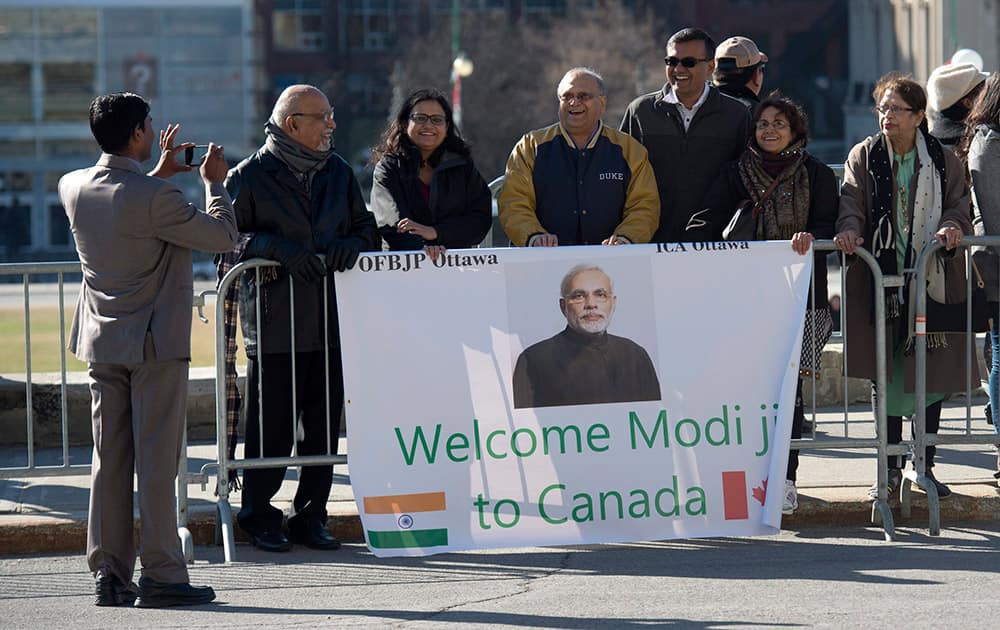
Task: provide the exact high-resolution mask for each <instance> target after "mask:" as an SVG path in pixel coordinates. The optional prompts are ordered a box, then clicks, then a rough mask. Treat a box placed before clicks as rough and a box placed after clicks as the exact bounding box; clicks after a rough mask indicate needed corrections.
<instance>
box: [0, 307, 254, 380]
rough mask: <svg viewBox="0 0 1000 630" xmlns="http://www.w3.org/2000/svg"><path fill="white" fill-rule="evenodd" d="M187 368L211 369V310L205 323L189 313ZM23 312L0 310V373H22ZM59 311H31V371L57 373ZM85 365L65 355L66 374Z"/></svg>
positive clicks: (69, 318)
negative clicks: (189, 351) (189, 352)
mask: <svg viewBox="0 0 1000 630" xmlns="http://www.w3.org/2000/svg"><path fill="white" fill-rule="evenodd" d="M74 308H75V307H71V308H67V309H66V316H65V318H66V319H65V331H66V332H65V337H66V338H67V339H68V338H69V328H70V325H71V324H72V322H73V310H74ZM191 313H192V314H191V319H192V324H191V367H211V366H212V365H214V364H215V325H214V322H212V316H213V315H214V310H212V309H205V313H206V316H208V318H209V323H208V324H206V323H204V322H202V321H201V320H200V319H198V315H197V313H196V312H195V311H194V310H192V312H191ZM24 337H25V335H24V311H23V310H21V309H0V374H13V373H23V372H25V371H27V370H26V369H25V356H24V345H25V344H24V341H25V339H24ZM238 343H239V345H238V347H239V348H240V351H239V355H238V357H237V362H238V363H242V364H246V356H245V355H244V354H243V351H242V347H243V338H242V335H240V337H239V340H238ZM59 345H60V342H59V308H58V307H56V306H52V307H38V308H32V309H31V371H32V372H58V371H59V369H60V367H59ZM63 345H65V344H63ZM86 369H87V365H86V364H85V363H83V362H82V361H78V360H77V358H76V357H74V356H73V355H72V354H70V353H69V352H67V353H66V370H67V371H70V372H74V371H82V370H86Z"/></svg>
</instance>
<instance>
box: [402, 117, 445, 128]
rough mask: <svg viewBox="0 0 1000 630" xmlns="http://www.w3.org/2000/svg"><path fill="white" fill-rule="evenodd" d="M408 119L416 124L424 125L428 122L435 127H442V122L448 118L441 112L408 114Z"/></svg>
mask: <svg viewBox="0 0 1000 630" xmlns="http://www.w3.org/2000/svg"><path fill="white" fill-rule="evenodd" d="M410 121H411V122H413V123H414V124H417V125H426V124H427V123H430V124H432V125H434V126H435V127H444V124H445V123H446V122H448V119H447V118H445V117H444V116H442V115H441V114H430V115H428V114H410Z"/></svg>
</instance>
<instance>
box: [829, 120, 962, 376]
mask: <svg viewBox="0 0 1000 630" xmlns="http://www.w3.org/2000/svg"><path fill="white" fill-rule="evenodd" d="M877 140H878V136H870V137H868V138H867V139H865V140H863V141H862V142H860V143H858V144H856V145H855V146H854V148H853V149H851V153H850V155H848V156H847V162H846V163H845V164H844V183H843V184H842V185H841V188H840V214H839V216H838V217H837V232H843V231H844V230H854V232H855V233H856V234H858V235H860V236H862V237H864V239H865V243H864V247H865V249H868V248H869V247H870V246H871V243H870V240H871V238H870V237H871V235H870V234H869V231H870V227H871V226H870V223H869V222H870V221H871V220H872V214H871V212H872V210H871V207H870V205H871V192H872V186H873V181H872V175H871V173H870V172H869V167H868V157H869V152H870V151H871V149H872V147H873V146H874V144H875V142H876V141H877ZM944 156H945V181H944V182H942V187H943V188H944V190H945V201H944V207H943V208H942V209H941V222H940V223H939V227H940V226H943V225H944V224H945V223H950V224H952V225H955V226H956V227H959V228H960V229H961V230H962V232H963V233H964V234H972V222H971V220H970V218H969V191H968V188H967V186H966V184H965V177H964V169H963V168H962V163H961V162H959V160H958V158H957V157H955V154H954V153H952V152H951V151H950V150H949V149H944ZM919 170H920V167H919V163H918V164H917V165H916V167H915V168H914V174H913V178H912V179H911V180H910V187H911V190H912V189H913V188H914V187H916V179H917V173H918V172H919ZM892 204H893V205H892V207H893V208H895V207H896V194H895V187H893V196H892ZM910 209H911V211H912V209H913V199H912V197H911V199H910ZM869 251H870V250H869ZM939 255H941V256H942V257H943V258H942V259H943V260H944V262H945V284H946V301H947V302H948V303H951V304H954V303H958V302H964V301H965V294H966V284H965V283H966V280H965V259H964V257H963V256H955V255H953V253H952V254H948V253H945V252H944V250H941V254H939ZM873 295H874V290H873V286H872V277H871V272H870V271H869V269H868V265H866V264H865V263H864V262H863V261H861V260H853V261H850V259H849V263H848V270H847V298H848V305H847V341H848V344H849V345H848V352H847V373H848V375H849V376H856V377H860V378H870V379H874V378H875V350H874V348H875V326H874V323H873V320H872V314H873V313H874V309H873V307H872V296H873ZM901 321H902V320H899V321H898V322H897V325H898V323H901ZM894 338H895V336H894V335H893V330H892V325H887V329H886V342H887V346H886V355H887V359H888V360H890V361H891V357H892V350H893V348H892V343H893V340H894ZM945 338H946V339H947V341H948V347H946V348H935V349H932V350H928V354H927V391H928V392H936V393H947V392H956V391H964V390H965V388H966V367H965V365H966V356H965V355H966V348H965V346H966V344H965V339H966V336H965V335H964V334H962V333H955V334H951V333H949V334H947V335H946V336H945ZM915 364H916V360H915V358H914V356H913V354H910V355H909V356H907V357H906V364H905V365H906V370H905V373H904V374H905V383H904V386H905V389H906V391H908V392H912V391H913V390H914V380H915V378H914V372H915ZM886 372H887V376H888V378H889V380H890V381H891V380H892V368H891V365H888V366H886ZM978 382H979V371H978V366H977V362H976V360H975V356H974V355H973V361H972V383H973V384H978Z"/></svg>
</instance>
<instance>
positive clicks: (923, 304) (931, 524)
mask: <svg viewBox="0 0 1000 630" xmlns="http://www.w3.org/2000/svg"><path fill="white" fill-rule="evenodd" d="M977 245H981V246H991V247H998V246H1000V236H964V237H962V243H961V245H960V246H959V252H960V253H961V255H963V257H964V259H965V276H966V289H967V293H966V295H967V296H968V298H969V299H968V300H967V301H966V329H965V353H966V354H965V369H966V391H965V398H966V417H965V430H964V431H963V432H962V433H961V434H960V435H940V434H928V433H927V430H926V429H927V425H926V422H927V417H926V416H927V409H926V406H927V333H928V332H929V331H928V329H927V324H928V322H927V292H926V291H917V292H916V304H915V305H914V307H915V318H914V319H915V331H914V340H915V343H914V351H915V354H916V357H915V358H916V383H915V386H916V389H915V402H914V406H915V411H916V413H915V415H916V421H915V422H914V431H915V435H914V444H913V468H914V470H912V471H907V472H906V473H905V474H904V479H903V488H902V492H903V493H904V496H905V495H906V494H907V493H908V492H909V490H910V485H911V483H915V484H917V486H919V487H920V488H922V489H923V490H924V492H926V493H927V513H928V533H929V534H930V535H931V536H937V535H939V534H940V533H941V505H940V497H938V494H937V488H936V486H935V485H934V483H932V482H931V480H930V479H929V478H928V477H927V460H926V453H925V449H926V447H927V446H934V445H938V444H996V445H1000V431H998V427H997V425H996V422H997V421H998V420H997V415H996V411H994V416H993V418H994V420H993V422H994V425H993V434H992V435H973V434H972V424H971V423H972V413H971V405H972V403H971V400H972V362H973V361H978V359H977V358H976V357H975V356H974V350H975V335H974V333H971V330H972V281H973V277H974V276H975V275H977V274H975V273H973V269H972V258H971V255H970V254H971V252H970V250H969V247H971V246H977ZM942 247H943V245H942V244H941V243H938V242H936V241H935V242H931V243H929V244H928V245H927V246H926V247H924V250H923V251H922V252H920V257H919V258H918V259H917V265H916V279H915V282H916V283H917V286H918V287H923V286H926V284H927V272H928V267H929V262H930V261H931V258H932V256H934V255H935V254H936V253H937V252H938V250H940V249H941V248H942ZM956 255H959V254H956ZM991 316H992V317H993V318H997V317H998V316H1000V314H998V313H991ZM986 368H987V370H989V368H990V366H989V365H987V366H986Z"/></svg>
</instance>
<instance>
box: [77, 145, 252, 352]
mask: <svg viewBox="0 0 1000 630" xmlns="http://www.w3.org/2000/svg"><path fill="white" fill-rule="evenodd" d="M59 198H60V199H61V200H62V203H63V206H64V207H65V208H66V214H67V216H68V217H69V224H70V228H71V229H72V230H73V238H74V239H75V240H76V248H77V251H78V252H79V254H80V262H81V263H82V267H83V282H82V285H81V287H80V298H79V300H78V302H77V308H76V315H75V316H74V317H73V327H72V329H71V330H70V338H69V350H70V352H72V353H74V354H75V355H76V356H77V357H78V358H79V359H80V360H81V361H88V362H97V363H121V364H125V363H141V362H142V361H143V360H144V357H143V344H144V340H145V336H146V331H147V330H148V331H150V332H151V334H152V337H153V346H154V351H155V358H156V359H157V360H160V361H163V360H168V359H187V358H190V356H191V298H192V296H193V295H194V285H193V281H192V272H191V250H192V249H198V250H203V251H206V252H225V251H229V250H231V249H232V248H233V244H234V242H235V239H236V236H237V231H236V218H235V216H234V214H233V204H232V201H230V199H229V194H228V193H227V192H226V189H225V187H223V185H222V184H221V183H219V184H212V185H210V186H208V188H207V190H206V200H205V201H206V207H207V212H201V211H200V210H198V208H196V207H195V206H193V205H192V204H190V203H188V202H187V201H186V200H185V199H184V194H183V193H182V192H181V189H180V188H178V187H177V186H176V185H175V184H172V183H170V182H168V181H166V180H163V179H159V178H156V177H149V176H147V175H145V174H144V173H143V172H142V171H141V170H140V169H139V165H138V163H136V162H134V161H133V160H130V159H128V158H124V157H120V156H117V155H108V154H104V155H102V156H101V158H100V159H99V160H98V162H97V164H96V165H95V166H92V167H90V168H85V169H81V170H78V171H73V172H71V173H67V174H66V175H64V176H63V178H62V179H60V180H59Z"/></svg>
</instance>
